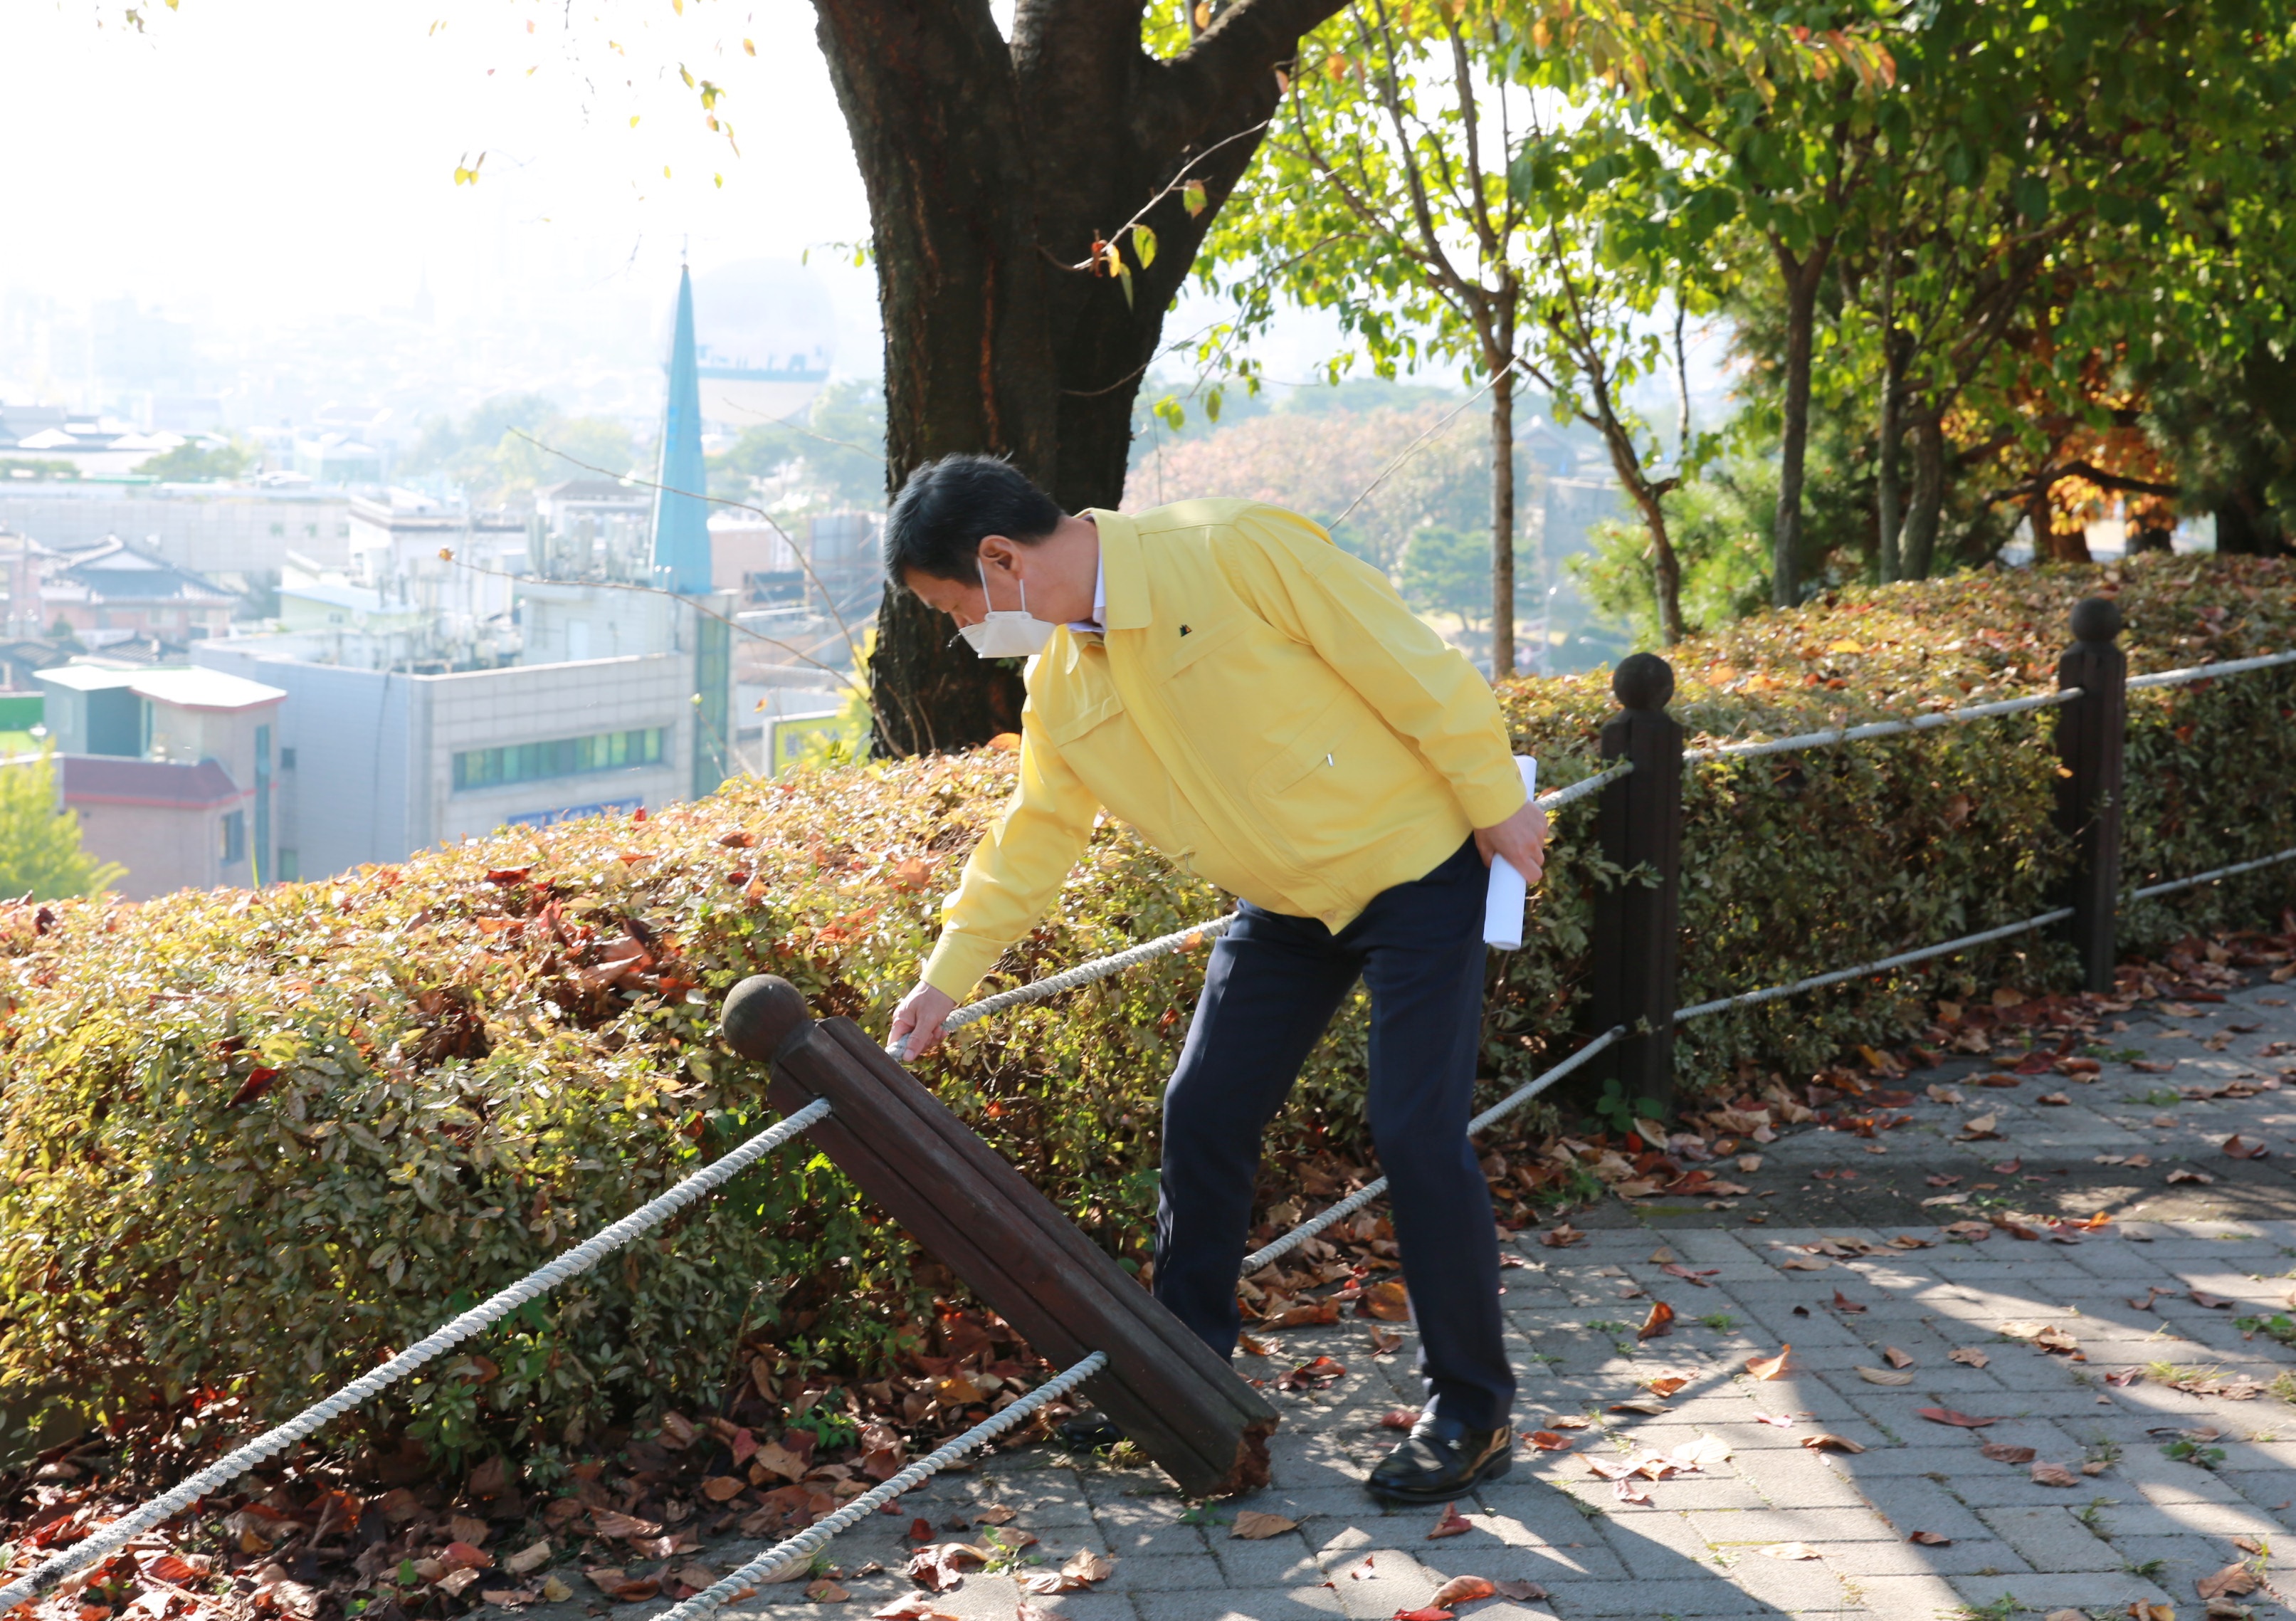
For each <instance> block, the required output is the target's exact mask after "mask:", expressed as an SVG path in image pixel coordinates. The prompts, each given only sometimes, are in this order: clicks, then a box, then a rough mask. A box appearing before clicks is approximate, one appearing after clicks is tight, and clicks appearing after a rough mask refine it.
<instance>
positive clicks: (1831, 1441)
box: [1801, 1430, 1866, 1452]
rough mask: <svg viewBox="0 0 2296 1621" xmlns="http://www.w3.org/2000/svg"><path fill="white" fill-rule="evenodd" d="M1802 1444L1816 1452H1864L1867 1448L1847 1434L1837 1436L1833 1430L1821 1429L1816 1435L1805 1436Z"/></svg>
mask: <svg viewBox="0 0 2296 1621" xmlns="http://www.w3.org/2000/svg"><path fill="white" fill-rule="evenodd" d="M1801 1444H1803V1445H1804V1446H1806V1447H1808V1448H1809V1450H1810V1451H1812V1452H1864V1451H1865V1450H1866V1449H1865V1448H1864V1447H1862V1446H1860V1445H1858V1444H1857V1442H1855V1441H1852V1440H1851V1439H1850V1438H1849V1436H1837V1435H1835V1434H1834V1433H1833V1431H1831V1430H1821V1431H1819V1432H1818V1433H1817V1434H1816V1435H1814V1436H1803V1437H1802V1438H1801Z"/></svg>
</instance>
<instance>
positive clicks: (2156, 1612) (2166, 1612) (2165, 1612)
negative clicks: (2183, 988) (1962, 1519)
mask: <svg viewBox="0 0 2296 1621" xmlns="http://www.w3.org/2000/svg"><path fill="white" fill-rule="evenodd" d="M2130 1067H2131V1068H2134V1067H2136V1066H2134V1065H2132V1066H2130ZM2074 1613H2076V1614H2079V1612H2078V1611H2076V1612H2074ZM2128 1614H2129V1615H2130V1616H2132V1617H2135V1618H2136V1621H2177V1607H2176V1606H2175V1605H2173V1604H2147V1603H2146V1602H2144V1600H2142V1599H2139V1600H2136V1602H2135V1603H2134V1604H2131V1605H2130V1606H2129V1607H2128ZM2083 1621H2087V1617H2083Z"/></svg>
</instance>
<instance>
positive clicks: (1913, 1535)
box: [1906, 1531, 1953, 1548]
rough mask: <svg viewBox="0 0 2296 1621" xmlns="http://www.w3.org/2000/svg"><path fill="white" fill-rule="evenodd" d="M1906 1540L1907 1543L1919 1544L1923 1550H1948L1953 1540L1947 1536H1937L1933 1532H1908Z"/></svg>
mask: <svg viewBox="0 0 2296 1621" xmlns="http://www.w3.org/2000/svg"><path fill="white" fill-rule="evenodd" d="M1906 1540H1907V1542H1909V1543H1920V1544H1921V1545H1922V1546H1923V1547H1924V1548H1950V1547H1952V1546H1953V1538H1951V1537H1949V1536H1939V1535H1938V1534H1937V1533H1936V1532H1934V1531H1910V1532H1907V1535H1906Z"/></svg>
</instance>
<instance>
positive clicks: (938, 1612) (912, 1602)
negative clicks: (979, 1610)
mask: <svg viewBox="0 0 2296 1621" xmlns="http://www.w3.org/2000/svg"><path fill="white" fill-rule="evenodd" d="M869 1616H870V1621H957V1618H956V1617H955V1616H952V1615H950V1614H949V1613H948V1611H947V1610H945V1609H941V1608H940V1607H939V1605H937V1604H935V1603H934V1602H933V1601H932V1600H931V1599H928V1598H927V1597H925V1595H924V1594H922V1593H921V1592H905V1593H903V1594H902V1595H901V1596H900V1597H899V1598H898V1599H895V1600H892V1601H891V1602H890V1603H889V1604H881V1605H879V1606H878V1607H877V1608H876V1609H873V1610H871V1611H870V1612H869Z"/></svg>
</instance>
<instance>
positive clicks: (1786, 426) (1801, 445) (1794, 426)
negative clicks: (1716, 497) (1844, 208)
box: [1770, 239, 1833, 608]
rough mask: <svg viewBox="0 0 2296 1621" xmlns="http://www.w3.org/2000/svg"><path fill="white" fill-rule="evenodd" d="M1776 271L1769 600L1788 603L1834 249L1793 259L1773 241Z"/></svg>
mask: <svg viewBox="0 0 2296 1621" xmlns="http://www.w3.org/2000/svg"><path fill="white" fill-rule="evenodd" d="M1774 245H1775V252H1776V255H1777V260H1778V275H1779V276H1780V278H1781V279H1782V280H1783V281H1784V284H1785V294H1786V354H1785V399H1784V422H1783V424H1781V428H1780V432H1779V435H1778V510H1777V521H1776V523H1775V524H1774V525H1773V527H1772V530H1771V561H1770V601H1771V602H1772V603H1773V604H1774V605H1776V606H1778V607H1781V608H1791V607H1792V606H1794V605H1796V604H1797V603H1799V602H1800V601H1801V486H1802V468H1803V465H1804V463H1805V462H1806V461H1807V459H1808V450H1809V365H1810V350H1811V348H1812V345H1813V341H1814V338H1815V334H1816V325H1817V290H1818V283H1819V281H1820V279H1821V278H1822V277H1823V276H1824V275H1825V261H1826V259H1827V256H1828V254H1829V252H1830V251H1831V250H1832V248H1833V243H1832V241H1831V240H1830V239H1829V240H1828V241H1826V242H1824V243H1819V244H1818V245H1817V246H1816V247H1813V248H1812V249H1811V250H1810V251H1809V253H1808V256H1807V257H1805V258H1802V259H1796V258H1795V257H1794V256H1793V254H1792V253H1791V252H1790V251H1787V249H1786V247H1785V245H1784V243H1775V244H1774Z"/></svg>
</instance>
